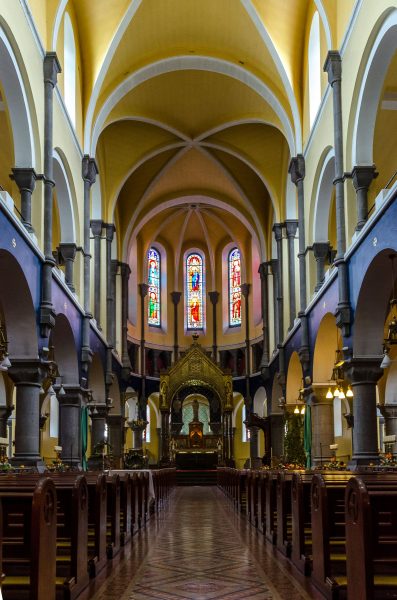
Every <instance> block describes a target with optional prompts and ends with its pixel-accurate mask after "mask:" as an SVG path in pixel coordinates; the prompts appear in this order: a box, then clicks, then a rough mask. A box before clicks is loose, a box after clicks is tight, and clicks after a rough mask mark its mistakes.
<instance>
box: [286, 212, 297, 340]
mask: <svg viewBox="0 0 397 600" xmlns="http://www.w3.org/2000/svg"><path fill="white" fill-rule="evenodd" d="M297 229H298V221H297V220H296V219H288V220H287V221H285V230H286V233H287V240H288V283H289V316H290V324H289V329H292V327H293V326H294V321H295V317H296V294H295V287H296V280H295V235H296V232H297Z"/></svg>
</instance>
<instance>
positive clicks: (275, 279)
mask: <svg viewBox="0 0 397 600" xmlns="http://www.w3.org/2000/svg"><path fill="white" fill-rule="evenodd" d="M268 264H269V265H270V272H271V274H272V275H273V314H274V323H273V328H274V346H275V348H277V347H278V345H279V337H278V333H279V329H278V302H277V296H278V267H277V259H276V258H272V260H270V261H269V263H268Z"/></svg>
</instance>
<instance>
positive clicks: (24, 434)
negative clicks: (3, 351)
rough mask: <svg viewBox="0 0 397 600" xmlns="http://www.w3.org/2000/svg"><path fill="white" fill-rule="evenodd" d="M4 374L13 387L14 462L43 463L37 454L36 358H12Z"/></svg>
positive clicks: (38, 380)
mask: <svg viewBox="0 0 397 600" xmlns="http://www.w3.org/2000/svg"><path fill="white" fill-rule="evenodd" d="M8 375H9V376H10V377H11V379H12V381H13V382H14V384H15V387H16V415H15V452H14V458H13V459H12V463H13V464H15V465H26V466H35V467H37V468H38V469H41V468H42V467H43V462H42V459H41V456H40V388H41V382H42V377H43V373H42V371H41V367H40V362H39V361H34V360H32V361H18V360H17V359H13V361H12V367H10V368H9V369H8Z"/></svg>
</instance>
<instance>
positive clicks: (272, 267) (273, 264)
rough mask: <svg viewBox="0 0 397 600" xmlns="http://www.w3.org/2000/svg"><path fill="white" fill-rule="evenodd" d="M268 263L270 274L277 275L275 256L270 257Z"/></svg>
mask: <svg viewBox="0 0 397 600" xmlns="http://www.w3.org/2000/svg"><path fill="white" fill-rule="evenodd" d="M268 265H269V266H270V272H271V274H272V275H274V276H277V274H278V260H277V258H272V260H269V262H268Z"/></svg>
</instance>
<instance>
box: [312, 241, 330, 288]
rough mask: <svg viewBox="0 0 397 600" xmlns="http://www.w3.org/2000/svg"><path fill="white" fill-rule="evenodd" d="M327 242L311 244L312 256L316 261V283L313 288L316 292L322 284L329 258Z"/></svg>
mask: <svg viewBox="0 0 397 600" xmlns="http://www.w3.org/2000/svg"><path fill="white" fill-rule="evenodd" d="M329 251H330V246H329V242H315V243H314V244H313V254H314V258H315V259H316V271H317V282H316V287H315V288H314V289H315V291H316V292H317V291H318V290H319V289H320V288H321V286H322V285H323V283H324V277H325V265H326V262H327V259H328V257H329Z"/></svg>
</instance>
